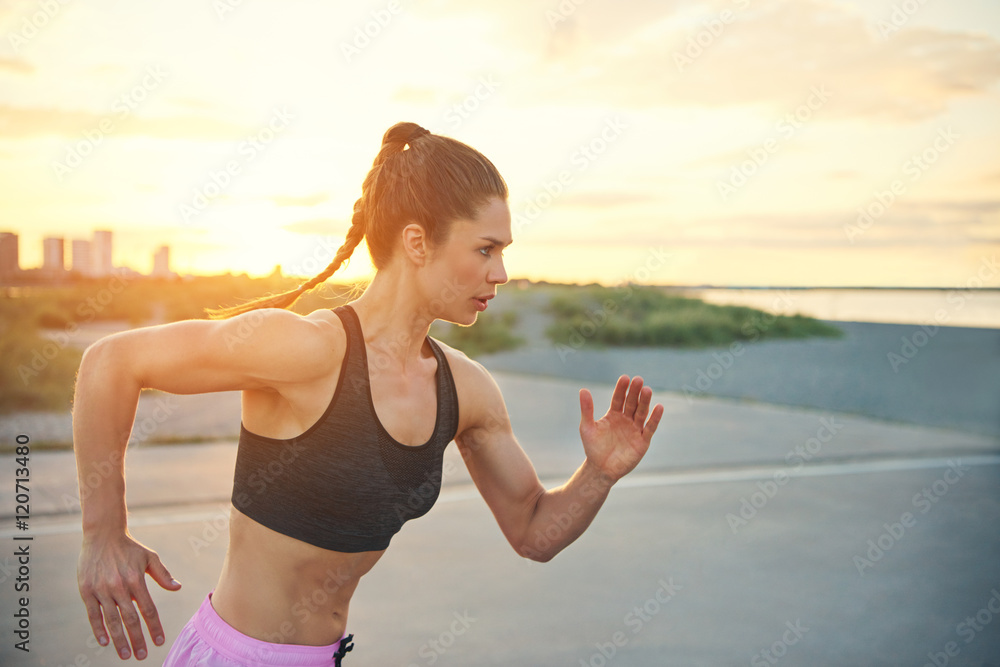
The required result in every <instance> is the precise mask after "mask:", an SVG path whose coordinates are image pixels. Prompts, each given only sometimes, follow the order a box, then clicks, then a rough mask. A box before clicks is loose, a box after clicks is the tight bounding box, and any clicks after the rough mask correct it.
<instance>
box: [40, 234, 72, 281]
mask: <svg viewBox="0 0 1000 667" xmlns="http://www.w3.org/2000/svg"><path fill="white" fill-rule="evenodd" d="M64 247H65V240H64V239H63V238H62V237H59V236H49V237H46V238H44V239H42V271H45V272H48V273H62V272H63V271H65V270H66V258H65V256H64V254H63V248H64Z"/></svg>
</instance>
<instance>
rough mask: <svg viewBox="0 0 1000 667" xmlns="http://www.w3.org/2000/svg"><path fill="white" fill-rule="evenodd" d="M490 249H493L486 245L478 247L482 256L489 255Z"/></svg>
mask: <svg viewBox="0 0 1000 667" xmlns="http://www.w3.org/2000/svg"><path fill="white" fill-rule="evenodd" d="M490 250H493V246H487V247H485V248H480V249H479V252H481V253H482V254H483V255H484V256H486V257H489V256H490Z"/></svg>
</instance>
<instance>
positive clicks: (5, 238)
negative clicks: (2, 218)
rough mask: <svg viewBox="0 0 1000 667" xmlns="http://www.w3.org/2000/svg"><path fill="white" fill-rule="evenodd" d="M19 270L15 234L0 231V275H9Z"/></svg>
mask: <svg viewBox="0 0 1000 667" xmlns="http://www.w3.org/2000/svg"><path fill="white" fill-rule="evenodd" d="M20 271H21V265H20V264H19V263H18V257H17V234H13V233H11V232H0V276H6V277H10V276H13V275H16V274H17V273H19V272H20Z"/></svg>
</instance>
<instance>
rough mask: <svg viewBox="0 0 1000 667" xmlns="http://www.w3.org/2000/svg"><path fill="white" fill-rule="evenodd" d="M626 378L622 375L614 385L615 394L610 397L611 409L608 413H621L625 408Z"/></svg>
mask: <svg viewBox="0 0 1000 667" xmlns="http://www.w3.org/2000/svg"><path fill="white" fill-rule="evenodd" d="M628 384H629V382H628V376H627V375H622V376H621V377H619V378H618V382H617V383H616V384H615V393H613V394H612V395H611V408H610V409H609V410H608V412H609V413H610V412H621V411H622V410H623V409H624V408H625V394H626V393H627V392H628Z"/></svg>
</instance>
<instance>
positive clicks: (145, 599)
mask: <svg viewBox="0 0 1000 667" xmlns="http://www.w3.org/2000/svg"><path fill="white" fill-rule="evenodd" d="M147 573H148V574H149V576H151V577H152V578H153V580H154V581H155V582H156V583H158V584H159V585H160V586H161V587H162V588H164V589H166V590H168V591H176V590H180V587H181V584H180V582H178V581H177V580H175V579H174V578H173V577H172V576H170V573H169V572H168V571H167V568H165V567H164V566H163V563H161V562H160V557H159V556H158V555H156V552H155V551H152V550H150V549H147V548H146V547H144V546H143V545H142V544H139V542H137V541H135V540H134V539H132V537H131V536H129V535H128V534H127V533H117V534H114V535H101V536H86V535H85V536H84V539H83V547H82V548H81V550H80V562H79V566H78V568H77V581H78V583H79V585H80V597H81V598H83V604H84V605H85V606H86V607H87V617H88V618H89V619H90V627H91V629H92V630H93V631H94V637H95V638H96V639H97V641H98V643H100V645H101V646H107V645H108V634H109V633H110V635H111V641H113V642H114V644H115V649H116V650H117V651H118V655H119V657H121V659H122V660H127V659H128V658H130V657H131V656H132V654H133V653H134V654H135V657H136V658H137V659H139V660H142V659H144V658H145V657H146V656H147V655H148V651H147V650H146V640H145V637H144V636H143V633H142V623H141V622H140V620H139V614H142V618H143V619H145V621H146V627H147V628H148V629H149V634H150V637H151V638H152V639H153V643H154V644H156V645H157V646H160V645H162V644H163V642H164V635H163V626H162V625H161V624H160V617H159V615H158V614H157V612H156V605H154V604H153V599H152V598H151V597H150V595H149V591H148V590H147V589H146V574H147ZM133 603H134V604H133ZM136 607H138V609H139V611H138V612H136ZM105 624H106V625H107V627H106V628H105ZM126 633H128V637H127V638H126V636H125V634H126ZM130 641H131V645H130V643H129V642H130Z"/></svg>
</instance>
